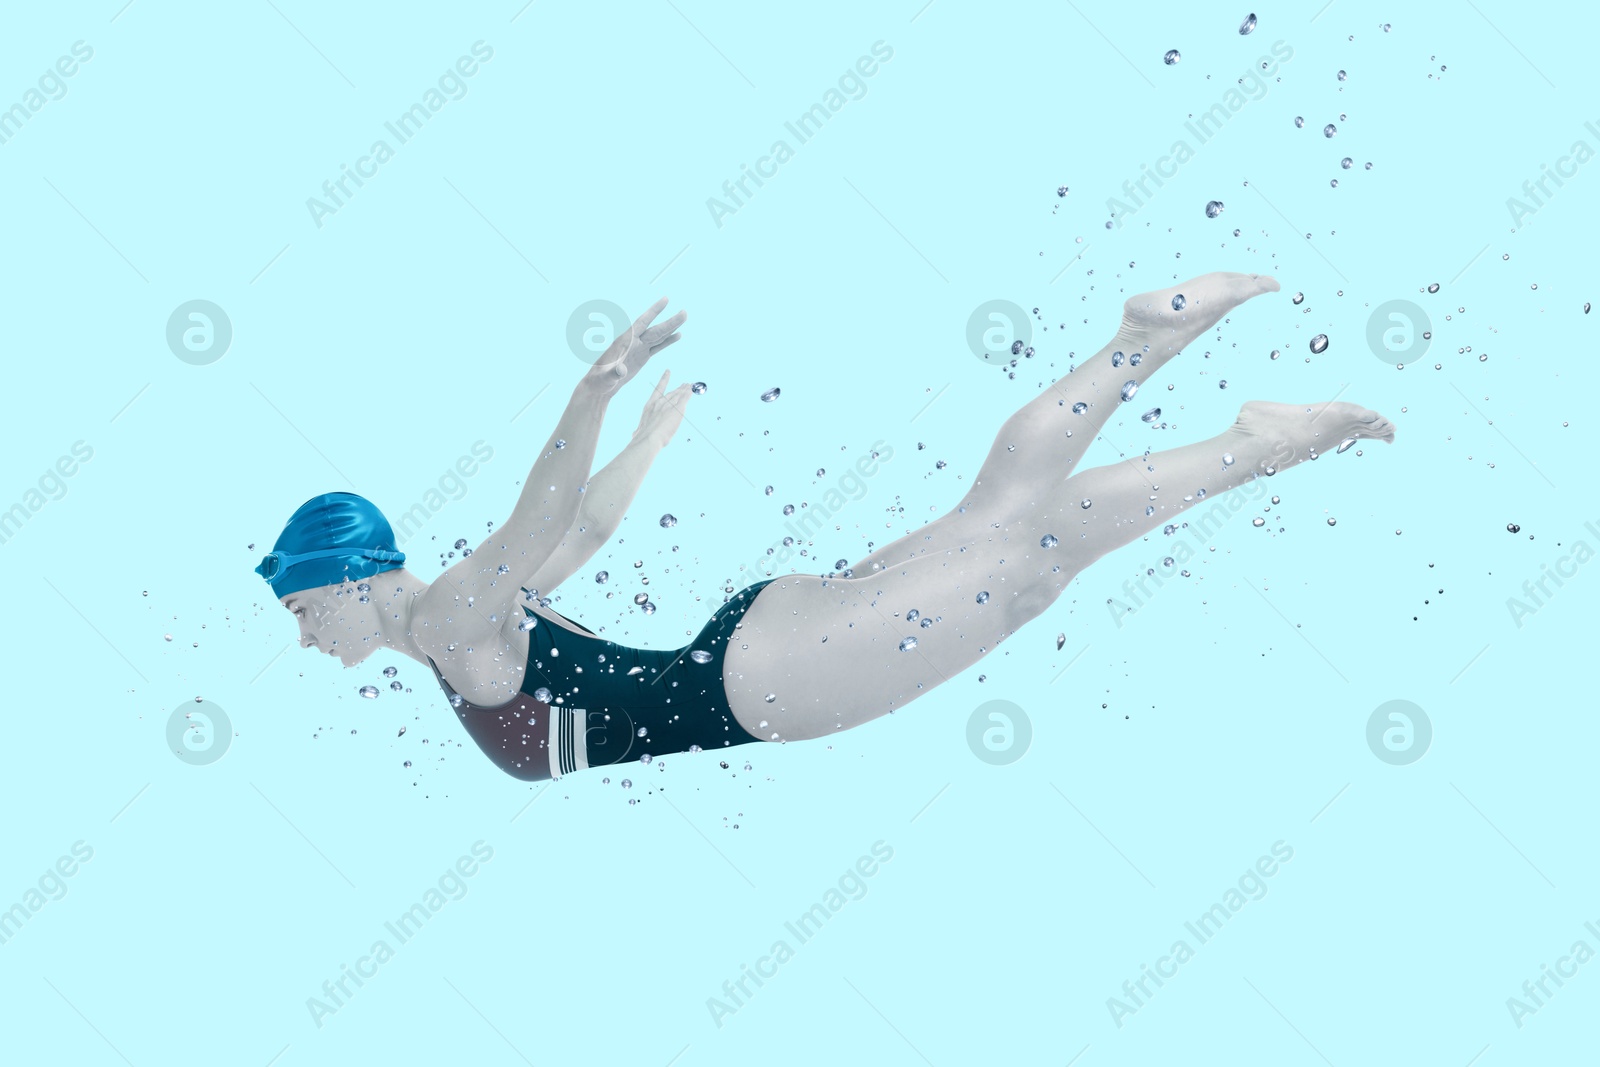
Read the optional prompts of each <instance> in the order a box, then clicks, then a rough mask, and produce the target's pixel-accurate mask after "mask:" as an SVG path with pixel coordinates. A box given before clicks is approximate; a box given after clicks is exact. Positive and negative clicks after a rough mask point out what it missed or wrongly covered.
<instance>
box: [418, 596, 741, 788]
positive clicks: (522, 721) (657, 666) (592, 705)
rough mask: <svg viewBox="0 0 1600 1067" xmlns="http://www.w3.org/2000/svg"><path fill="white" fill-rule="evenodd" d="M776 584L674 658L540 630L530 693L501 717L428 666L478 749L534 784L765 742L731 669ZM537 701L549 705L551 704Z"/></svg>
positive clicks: (533, 636) (532, 635)
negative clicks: (740, 639) (743, 627)
mask: <svg viewBox="0 0 1600 1067" xmlns="http://www.w3.org/2000/svg"><path fill="white" fill-rule="evenodd" d="M771 581H772V579H770V578H769V579H767V580H766V581H761V582H756V583H755V584H753V585H751V586H749V587H747V588H745V589H744V590H742V591H741V592H739V593H737V594H736V595H735V596H734V597H733V598H732V599H730V600H729V601H728V602H727V603H726V604H724V605H722V606H721V607H720V608H718V609H717V611H716V613H715V614H714V615H712V616H711V619H710V621H709V622H707V623H706V624H705V626H704V628H702V629H701V631H700V633H699V634H697V635H696V636H695V638H694V640H693V641H691V642H689V644H688V645H686V646H684V647H683V648H681V649H677V650H675V651H670V652H669V651H658V650H654V649H643V648H630V647H628V646H627V645H619V644H617V643H616V642H614V641H608V640H606V639H605V638H603V637H600V636H598V635H596V634H593V633H590V632H589V631H588V630H587V628H585V631H584V633H582V634H575V633H573V632H572V631H570V630H567V629H564V628H563V627H560V626H553V625H551V624H550V623H549V622H548V621H546V620H540V621H539V622H538V623H536V624H535V625H534V627H533V629H532V630H530V631H528V668H527V670H526V671H525V672H524V675H523V682H522V688H521V690H520V691H519V692H518V694H517V695H516V696H515V697H513V698H512V699H511V700H509V701H507V702H506V703H505V704H502V705H500V706H499V707H493V708H489V707H482V706H479V705H475V704H472V703H470V702H469V701H467V700H466V699H465V698H464V697H461V696H459V695H458V694H457V693H456V692H455V690H453V689H451V688H450V685H449V683H447V682H446V681H445V680H444V676H443V675H441V674H440V673H439V668H438V666H437V665H435V664H434V663H433V661H432V660H429V661H428V663H429V666H432V667H433V673H434V677H436V678H438V679H439V686H440V687H441V688H442V689H443V690H444V691H445V694H446V696H447V697H449V699H450V703H451V705H452V706H453V707H454V708H455V710H456V715H457V717H458V718H460V720H461V724H462V726H464V727H465V728H466V730H467V733H468V734H469V735H471V737H472V739H473V740H474V741H476V742H477V743H478V747H479V748H481V749H483V751H484V752H485V753H486V754H487V755H488V756H489V758H490V759H492V760H494V762H495V765H496V766H498V767H499V768H500V769H501V770H503V771H505V772H506V773H507V774H509V775H511V776H512V777H515V778H521V779H523V780H525V781H542V780H545V779H551V778H560V777H561V776H562V775H563V774H567V773H569V772H571V771H580V770H584V769H586V768H589V767H602V766H610V765H612V764H617V763H623V762H637V761H638V760H639V759H640V757H642V756H644V755H646V754H650V755H654V756H664V755H669V754H671V753H674V752H689V751H694V750H698V749H708V750H709V749H718V748H728V747H730V746H732V745H742V744H745V743H746V742H749V741H759V740H760V738H758V737H754V736H752V735H751V734H749V733H748V732H746V731H745V729H744V727H742V726H740V725H739V723H738V721H737V720H736V719H735V718H734V717H733V712H732V711H731V710H730V709H729V707H728V695H727V690H726V689H725V688H724V685H723V680H722V669H723V667H722V665H723V659H724V657H725V656H726V654H727V650H728V641H729V640H730V639H731V638H732V636H733V632H734V629H735V628H736V627H737V626H738V625H739V620H740V619H742V618H743V617H744V613H745V612H746V611H748V610H749V608H750V604H751V602H752V601H754V600H755V597H756V594H757V593H759V592H760V591H761V590H762V589H763V588H765V587H766V586H767V585H768V584H769V583H770V582H771ZM522 610H523V611H524V612H526V613H527V614H528V615H530V616H532V615H533V614H534V613H533V612H532V611H531V610H529V609H528V608H523V609H522ZM535 617H536V616H535ZM564 617H565V616H563V618H564ZM569 621H570V620H569ZM574 625H581V624H578V623H574ZM546 690H547V691H548V693H547V694H546V693H545V692H543V691H546ZM536 693H538V694H540V695H541V696H545V695H547V696H548V703H547V702H546V701H545V700H541V699H539V697H537V696H535V695H534V694H536Z"/></svg>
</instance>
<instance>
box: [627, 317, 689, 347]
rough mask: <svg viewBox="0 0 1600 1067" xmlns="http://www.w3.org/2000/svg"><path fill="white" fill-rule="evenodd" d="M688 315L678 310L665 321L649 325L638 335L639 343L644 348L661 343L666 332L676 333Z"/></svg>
mask: <svg viewBox="0 0 1600 1067" xmlns="http://www.w3.org/2000/svg"><path fill="white" fill-rule="evenodd" d="M688 317H689V313H688V312H687V311H680V312H678V313H677V314H676V315H674V316H672V318H670V319H668V320H667V321H666V322H663V323H661V324H660V325H659V326H652V327H650V328H649V329H648V330H645V331H644V332H643V333H640V334H639V335H638V337H639V341H640V343H641V344H643V345H644V346H645V347H646V348H654V347H655V346H656V345H658V344H660V343H661V339H662V338H663V337H665V336H667V335H668V334H672V333H677V332H678V327H679V326H682V325H683V323H684V320H685V319H687V318H688Z"/></svg>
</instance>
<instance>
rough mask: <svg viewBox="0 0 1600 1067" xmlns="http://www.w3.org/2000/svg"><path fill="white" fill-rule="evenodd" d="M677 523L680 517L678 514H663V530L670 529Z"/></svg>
mask: <svg viewBox="0 0 1600 1067" xmlns="http://www.w3.org/2000/svg"><path fill="white" fill-rule="evenodd" d="M676 525H678V517H677V516H676V515H673V514H670V513H669V514H666V515H663V516H661V528H662V529H663V530H670V529H671V528H672V527H674V526H676Z"/></svg>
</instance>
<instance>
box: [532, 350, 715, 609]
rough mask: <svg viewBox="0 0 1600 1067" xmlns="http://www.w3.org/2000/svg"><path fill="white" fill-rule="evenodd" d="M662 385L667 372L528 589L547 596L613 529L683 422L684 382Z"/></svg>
mask: <svg viewBox="0 0 1600 1067" xmlns="http://www.w3.org/2000/svg"><path fill="white" fill-rule="evenodd" d="M668 373H670V372H668ZM666 388H667V375H666V374H663V375H662V376H661V381H660V382H658V383H657V384H656V388H655V391H654V392H653V393H651V394H650V399H649V400H648V401H646V402H645V406H644V414H643V415H641V416H640V417H639V428H638V429H637V430H635V431H634V432H633V440H631V441H629V442H628V445H627V447H625V448H624V449H623V450H622V451H621V452H619V453H617V457H616V458H615V459H613V460H612V461H611V462H610V463H608V464H606V466H605V467H604V468H603V469H601V470H600V472H599V473H597V474H596V475H595V476H594V477H593V478H591V479H589V485H588V488H586V489H585V490H584V491H583V497H582V500H581V502H580V503H579V505H578V517H577V520H576V522H575V523H574V524H573V526H572V528H571V529H570V530H568V531H567V533H566V536H565V538H564V539H563V540H562V542H561V545H560V547H558V548H557V549H556V550H555V552H553V553H552V554H551V555H550V557H549V558H548V559H546V560H545V561H544V563H543V564H541V565H540V566H539V568H538V569H537V570H536V571H534V573H533V575H532V576H531V577H530V578H529V579H528V582H527V586H528V588H529V589H531V590H537V591H538V593H539V595H541V596H544V595H547V594H549V593H550V592H551V591H552V590H554V589H555V588H557V587H558V586H560V585H561V583H562V582H564V581H566V580H567V579H568V578H570V577H572V576H573V575H574V574H576V573H577V572H578V569H579V568H580V567H582V566H583V565H584V564H585V563H587V562H589V559H590V558H591V557H592V556H593V555H594V554H595V553H596V552H598V551H599V550H600V547H601V546H602V545H604V544H605V543H606V542H608V541H610V540H611V535H612V534H614V533H616V532H617V526H618V525H620V524H621V522H622V516H623V515H625V514H626V513H627V511H628V505H629V504H631V503H633V498H634V495H635V494H637V493H638V491H639V486H640V485H641V484H642V483H643V482H644V476H645V475H646V474H647V473H648V472H649V470H650V465H651V464H652V463H654V462H655V458H656V456H657V455H658V454H660V452H661V450H662V449H663V448H665V447H666V446H667V442H668V441H670V440H672V435H673V434H674V433H676V432H677V431H678V425H679V423H681V422H682V421H683V414H684V407H685V405H687V404H688V403H689V396H690V395H691V390H690V388H689V386H687V385H680V386H678V387H677V388H676V389H674V390H673V391H672V392H670V393H668V392H666Z"/></svg>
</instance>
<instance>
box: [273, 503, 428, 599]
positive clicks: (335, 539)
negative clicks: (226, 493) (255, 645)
mask: <svg viewBox="0 0 1600 1067" xmlns="http://www.w3.org/2000/svg"><path fill="white" fill-rule="evenodd" d="M405 561H406V556H405V553H404V552H401V551H399V550H398V549H397V548H396V547H395V543H394V530H392V529H391V528H390V526H389V520H388V519H386V518H384V517H383V512H381V511H379V510H378V508H377V505H375V504H373V503H372V501H370V500H368V499H366V498H365V497H359V496H356V495H355V494H354V493H324V494H322V495H321V496H314V497H312V498H311V499H310V500H307V501H306V502H305V503H304V504H301V505H300V508H299V510H297V511H296V512H295V513H294V514H293V515H291V516H289V522H288V524H287V525H285V526H284V528H283V533H281V534H279V535H278V543H277V544H275V545H273V546H272V551H271V552H269V553H267V555H266V557H265V558H263V559H262V561H261V565H260V566H259V567H257V568H256V573H257V574H259V575H261V577H263V578H265V579H266V580H267V581H268V582H270V583H272V591H273V593H274V594H276V595H277V596H278V597H279V598H280V599H282V598H283V597H286V596H288V595H289V594H290V593H298V592H300V591H301V590H303V589H315V588H316V587H317V586H319V585H338V584H340V583H342V582H349V581H355V580H356V579H359V578H370V577H372V576H373V575H374V574H382V573H383V572H384V571H392V570H395V569H397V568H398V567H400V566H401V565H402V564H404V563H405Z"/></svg>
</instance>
